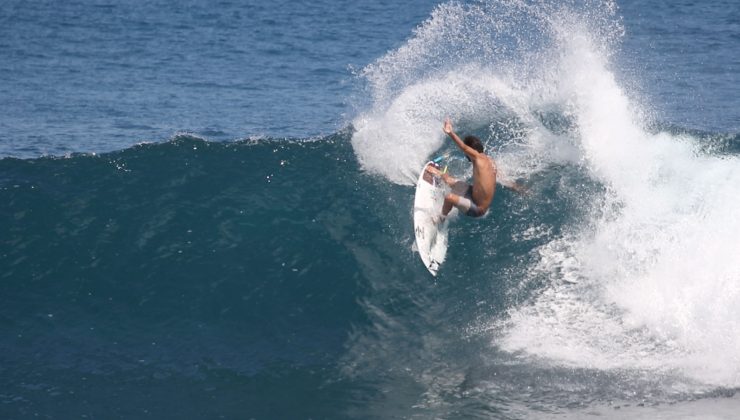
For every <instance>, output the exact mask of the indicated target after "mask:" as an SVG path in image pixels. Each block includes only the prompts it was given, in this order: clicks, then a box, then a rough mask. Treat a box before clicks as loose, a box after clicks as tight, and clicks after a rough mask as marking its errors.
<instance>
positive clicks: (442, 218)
mask: <svg viewBox="0 0 740 420" xmlns="http://www.w3.org/2000/svg"><path fill="white" fill-rule="evenodd" d="M445 219H447V216H445V215H444V214H438V215H436V216H432V222H434V224H435V225H439V224H442V223H444V221H445Z"/></svg>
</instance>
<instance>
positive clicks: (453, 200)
mask: <svg viewBox="0 0 740 420" xmlns="http://www.w3.org/2000/svg"><path fill="white" fill-rule="evenodd" d="M460 198H461V197H460V196H459V195H457V194H452V193H450V194H447V195H446V196H445V203H444V205H442V215H443V216H447V214H449V212H450V210H452V206H455V207H458V203H459V202H460Z"/></svg>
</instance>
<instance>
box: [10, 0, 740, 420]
mask: <svg viewBox="0 0 740 420" xmlns="http://www.w3.org/2000/svg"><path fill="white" fill-rule="evenodd" d="M622 36H623V29H622V23H621V21H620V18H619V15H618V13H617V10H616V6H615V5H614V4H613V3H611V2H597V1H588V2H565V3H560V2H558V3H557V4H554V5H550V4H543V3H531V2H518V1H487V2H477V3H472V4H460V3H456V2H453V3H445V4H442V5H440V6H438V7H437V9H435V11H434V13H433V14H432V16H431V17H430V18H429V19H428V20H427V21H426V22H425V23H424V24H423V25H422V26H421V27H419V28H418V30H417V31H416V32H415V35H414V36H413V37H412V38H411V39H410V40H408V42H406V43H405V44H404V45H402V46H401V47H400V48H399V49H397V50H395V51H391V52H389V53H388V54H386V55H385V56H383V57H381V58H380V59H378V60H377V61H376V62H374V63H373V64H371V65H369V66H367V67H366V68H365V69H364V70H363V71H362V72H361V75H362V77H363V80H364V81H365V82H366V87H367V89H368V92H369V97H370V98H371V100H370V103H369V104H367V105H366V106H365V105H363V106H361V107H360V109H362V111H361V112H358V115H357V117H356V118H355V120H354V122H353V125H352V127H348V128H347V129H346V130H344V131H340V132H338V133H335V134H333V135H330V136H327V137H322V138H313V139H283V138H280V139H278V138H269V137H264V138H260V139H256V140H246V141H238V142H231V143H221V142H209V141H206V140H204V139H202V138H199V137H195V136H191V135H180V136H176V137H175V138H174V139H172V140H171V141H168V142H165V143H160V144H141V145H138V146H135V147H132V148H129V149H126V150H122V151H118V152H112V153H106V154H100V155H93V154H75V155H70V156H67V157H64V158H54V157H46V158H38V159H29V160H20V159H14V158H5V159H1V160H0V278H1V279H2V283H0V285H1V286H0V287H2V290H1V291H0V295H1V296H2V305H0V326H1V327H2V331H3V334H0V373H1V375H0V378H2V379H0V385H1V386H0V389H2V392H1V393H0V402H1V403H2V404H0V414H2V416H1V417H8V418H17V417H31V416H34V415H35V414H38V415H46V416H55V415H56V416H58V415H59V413H64V415H65V417H75V416H82V415H86V416H98V417H105V418H109V417H125V418H131V417H142V416H144V415H149V416H152V417H156V418H174V417H177V418H182V417H217V416H223V417H227V418H243V417H250V418H394V417H403V418H408V417H423V418H507V419H509V418H511V419H519V418H552V416H557V415H562V416H564V417H578V416H581V417H585V416H586V415H592V414H594V413H598V414H600V415H602V416H603V417H606V418H611V417H617V418H619V417H620V415H624V414H623V413H625V412H626V410H630V411H629V416H630V417H632V418H639V417H640V416H645V417H646V418H660V416H667V415H669V414H670V415H671V416H674V415H675V416H674V417H680V418H692V417H694V416H695V415H694V414H692V413H697V412H700V413H703V414H706V413H707V411H709V412H711V413H712V414H714V415H716V416H717V417H726V418H731V416H732V415H734V413H736V412H737V407H738V406H739V405H740V404H738V402H737V399H736V398H730V397H732V396H733V395H734V393H735V392H736V390H737V389H738V387H740V359H738V356H737V355H738V354H740V339H739V338H738V335H737V334H736V332H737V331H738V328H740V325H738V323H739V322H740V313H739V311H740V309H738V308H740V286H739V285H740V264H739V263H738V261H737V258H736V256H737V255H740V243H738V241H737V240H736V238H737V237H738V236H740V219H739V217H738V215H737V212H736V211H735V209H736V208H737V205H736V204H737V200H738V198H737V197H738V194H737V185H740V165H739V163H740V162H739V160H738V159H739V156H740V137H738V136H737V135H736V134H733V133H718V132H695V131H689V130H684V129H681V128H677V127H674V126H670V125H667V124H664V123H663V124H661V123H660V122H659V121H656V118H654V117H653V115H652V113H651V109H650V107H649V106H648V105H646V104H644V103H642V102H641V98H640V97H639V95H637V94H636V93H635V91H633V90H632V89H630V88H628V87H626V86H633V84H634V83H635V82H634V81H630V80H625V76H624V75H622V74H620V72H619V61H618V60H619V48H620V42H621V39H622ZM447 115H449V116H451V117H452V118H453V120H454V121H455V123H456V128H457V130H458V131H459V132H460V133H475V134H477V135H478V136H479V137H481V138H482V139H484V140H485V143H486V145H487V147H488V149H489V150H492V153H493V155H494V157H495V158H496V160H497V162H498V165H499V167H500V172H501V174H502V175H503V176H506V177H508V178H518V179H521V180H522V181H523V182H525V183H526V184H527V186H528V188H529V190H528V193H527V194H524V195H518V194H515V193H512V192H511V191H508V190H506V189H503V188H502V189H500V190H499V191H498V192H497V195H496V199H495V200H494V202H493V206H492V210H491V213H490V215H489V216H487V217H485V218H482V219H477V220H475V221H472V220H468V219H464V218H461V219H458V220H454V221H453V222H452V224H451V227H450V237H449V245H450V246H449V253H448V258H447V260H446V262H445V264H444V265H443V266H442V268H441V270H440V273H439V276H438V277H437V278H434V279H433V278H431V277H430V276H429V274H428V272H427V271H426V269H425V268H424V267H423V265H422V264H421V263H420V261H419V258H418V255H417V254H416V253H415V252H414V251H413V240H414V239H413V238H414V235H413V228H412V222H411V209H412V205H413V188H412V187H411V185H412V184H413V181H414V180H415V179H416V176H417V174H418V171H419V169H420V167H421V166H422V164H423V162H424V161H425V160H426V159H428V158H429V157H430V156H432V155H436V154H449V156H450V157H449V159H448V162H447V163H448V164H449V167H450V171H451V172H452V173H453V174H455V175H457V176H461V177H465V176H469V175H470V172H469V171H470V169H469V166H468V165H467V163H466V162H465V161H464V159H463V158H462V157H461V156H460V155H459V152H456V150H455V149H454V147H452V145H451V144H450V143H449V142H448V141H447V140H445V139H444V137H443V135H442V133H441V129H440V128H441V121H442V120H443V118H444V117H445V116H447ZM709 398H713V400H710V401H709V402H711V403H712V404H711V405H710V404H708V403H707V404H705V405H701V402H700V403H699V405H698V406H697V405H693V404H694V403H693V402H692V401H694V400H701V399H709ZM643 405H646V406H648V408H643V407H642V406H643ZM615 407H616V408H620V407H621V408H624V409H626V410H622V411H618V410H615V409H614V408H615ZM620 413H621V414H620ZM728 413H729V414H728ZM698 418H701V417H698Z"/></svg>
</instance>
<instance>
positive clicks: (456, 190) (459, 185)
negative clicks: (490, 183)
mask: <svg viewBox="0 0 740 420" xmlns="http://www.w3.org/2000/svg"><path fill="white" fill-rule="evenodd" d="M451 187H452V188H451V190H452V192H451V193H449V194H447V196H445V203H444V205H443V206H442V214H443V215H444V216H447V214H448V213H449V212H450V211H451V210H452V206H455V207H457V208H460V200H464V199H465V197H463V196H464V195H465V194H466V193H467V192H468V191H469V190H470V189H471V187H470V185H468V184H467V183H466V182H463V181H457V182H455V183H454V184H453V185H451ZM468 208H469V206H468ZM466 211H467V208H466V210H464V211H463V214H464V213H465V212H466Z"/></svg>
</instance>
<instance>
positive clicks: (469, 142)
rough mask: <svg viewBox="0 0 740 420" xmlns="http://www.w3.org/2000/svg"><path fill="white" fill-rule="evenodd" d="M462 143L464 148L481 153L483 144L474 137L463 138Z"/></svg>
mask: <svg viewBox="0 0 740 420" xmlns="http://www.w3.org/2000/svg"><path fill="white" fill-rule="evenodd" d="M463 143H465V145H466V146H468V147H470V148H473V149H474V150H476V151H477V152H478V153H483V143H481V141H480V139H479V138H478V137H475V136H465V138H464V139H463ZM465 158H467V159H468V160H470V158H469V157H467V156H465Z"/></svg>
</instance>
